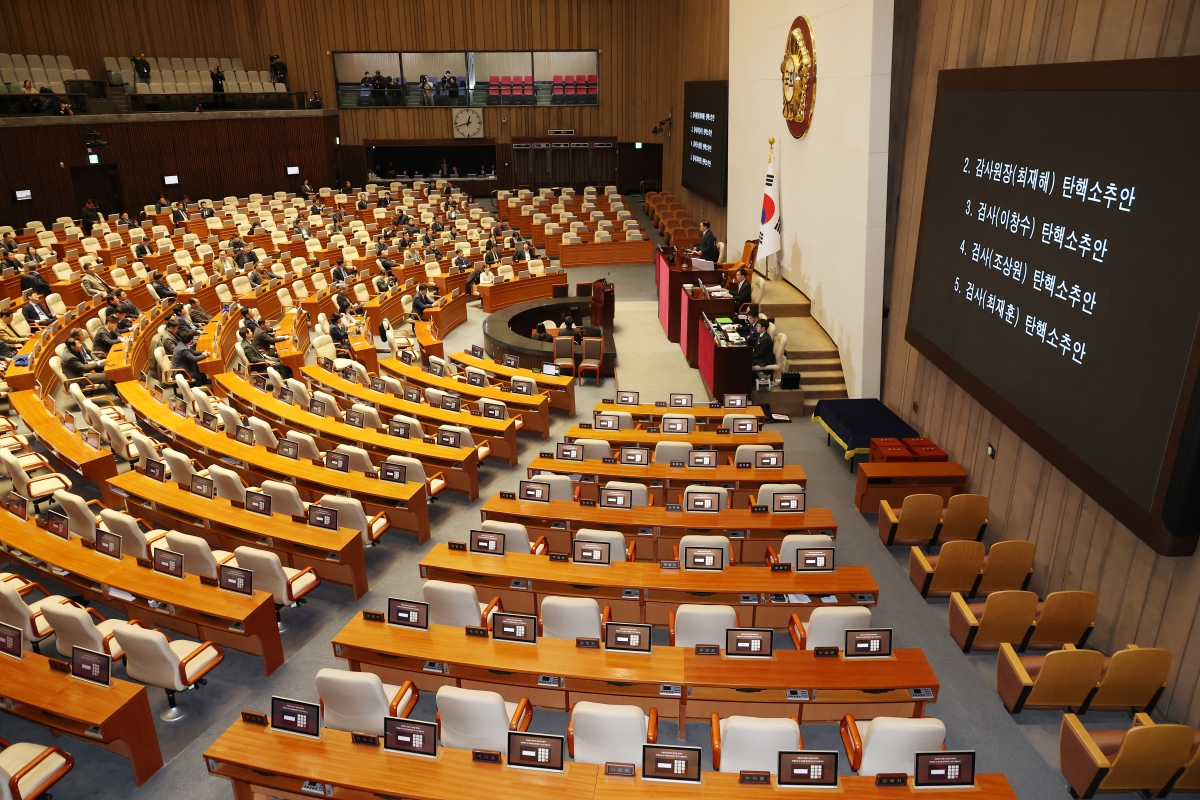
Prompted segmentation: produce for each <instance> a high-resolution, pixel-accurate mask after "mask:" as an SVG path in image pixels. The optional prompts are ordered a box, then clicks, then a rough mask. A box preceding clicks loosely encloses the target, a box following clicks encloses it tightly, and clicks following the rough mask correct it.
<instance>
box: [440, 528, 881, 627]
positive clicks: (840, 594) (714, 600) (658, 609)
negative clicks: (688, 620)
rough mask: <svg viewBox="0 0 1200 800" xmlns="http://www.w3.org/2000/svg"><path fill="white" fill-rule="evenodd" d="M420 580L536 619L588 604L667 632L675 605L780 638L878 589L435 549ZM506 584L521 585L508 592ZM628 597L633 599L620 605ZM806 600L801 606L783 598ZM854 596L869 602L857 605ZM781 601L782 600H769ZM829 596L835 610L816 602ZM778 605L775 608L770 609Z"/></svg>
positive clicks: (786, 576)
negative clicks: (556, 607) (707, 608)
mask: <svg viewBox="0 0 1200 800" xmlns="http://www.w3.org/2000/svg"><path fill="white" fill-rule="evenodd" d="M421 577H422V578H426V579H429V580H439V581H450V582H451V583H468V584H470V585H472V586H474V587H475V588H476V590H477V591H478V593H479V596H480V597H482V598H490V597H496V596H499V598H500V601H501V602H502V603H503V604H504V610H505V611H513V612H517V613H520V614H537V613H539V611H540V610H541V607H542V600H544V599H545V598H546V597H548V596H558V597H591V598H595V599H596V600H597V601H599V603H600V605H602V606H611V607H612V618H613V620H615V621H617V622H649V623H651V624H652V625H659V626H663V625H666V624H667V621H668V620H667V614H668V612H670V611H673V610H675V609H676V608H677V607H678V606H679V605H680V604H681V603H702V604H710V605H726V606H733V607H734V608H735V609H736V610H737V612H738V624H739V625H741V626H742V627H744V628H753V627H759V628H776V629H778V630H786V629H787V627H788V622H789V621H790V620H791V617H792V614H796V615H797V616H799V617H800V619H801V620H807V619H808V618H809V617H810V616H811V615H812V612H813V609H816V608H825V607H827V606H835V607H836V606H858V605H863V606H874V605H875V604H876V603H877V602H878V601H879V585H878V584H876V583H875V579H874V578H872V577H871V571H870V570H869V569H867V568H866V567H838V569H837V571H835V572H772V571H771V570H769V569H767V568H766V567H765V566H763V565H762V564H752V565H748V566H747V565H743V564H737V565H735V566H732V567H728V568H726V569H725V570H723V571H721V572H697V571H693V570H679V569H661V568H660V567H659V566H658V565H657V564H654V563H647V562H645V561H614V562H613V563H612V564H611V565H609V566H590V565H588V564H579V563H576V562H569V563H566V564H563V563H556V562H553V561H551V560H550V559H549V558H547V557H546V556H535V555H530V554H528V553H505V554H504V555H503V556H489V555H481V554H478V553H471V552H465V553H464V552H455V551H451V550H450V548H449V547H448V546H447V545H445V544H435V545H434V546H433V549H432V550H430V551H429V552H428V553H426V554H425V557H424V558H422V559H421ZM514 581H519V582H523V585H524V588H519V587H520V585H521V584H514ZM630 589H632V590H633V591H634V592H635V593H636V594H637V595H638V596H637V597H636V598H634V597H627V596H626V595H627V590H630ZM801 594H803V595H809V597H810V599H809V601H808V602H806V603H800V602H791V601H790V600H789V599H788V598H787V597H786V595H801ZM856 594H869V595H871V599H870V601H863V602H859V600H858V599H857V598H855V595H856ZM773 595H782V596H783V597H782V598H779V597H773ZM830 595H834V596H836V598H837V601H836V602H831V603H825V602H822V600H821V598H822V597H828V596H830ZM777 600H779V602H777Z"/></svg>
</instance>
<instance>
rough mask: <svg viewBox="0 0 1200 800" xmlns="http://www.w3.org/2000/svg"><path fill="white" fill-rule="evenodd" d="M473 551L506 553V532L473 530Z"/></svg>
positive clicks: (495, 554)
mask: <svg viewBox="0 0 1200 800" xmlns="http://www.w3.org/2000/svg"><path fill="white" fill-rule="evenodd" d="M471 552H472V553H483V554H484V555H489V556H502V555H504V534H503V533H492V532H491V531H471Z"/></svg>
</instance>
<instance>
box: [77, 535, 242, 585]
mask: <svg viewBox="0 0 1200 800" xmlns="http://www.w3.org/2000/svg"><path fill="white" fill-rule="evenodd" d="M93 546H94V545H93ZM200 585H201V586H220V585H221V582H220V581H218V580H217V579H216V578H210V577H208V576H207V575H201V576H200Z"/></svg>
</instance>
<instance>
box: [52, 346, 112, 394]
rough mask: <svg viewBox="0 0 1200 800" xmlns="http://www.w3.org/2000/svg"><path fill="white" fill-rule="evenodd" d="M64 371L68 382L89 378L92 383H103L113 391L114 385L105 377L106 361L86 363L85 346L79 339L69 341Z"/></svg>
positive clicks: (63, 356)
mask: <svg viewBox="0 0 1200 800" xmlns="http://www.w3.org/2000/svg"><path fill="white" fill-rule="evenodd" d="M62 371H63V375H66V376H67V379H68V380H74V379H77V378H87V379H88V380H89V381H91V382H92V383H102V384H105V385H107V386H108V388H109V389H110V390H111V389H112V388H113V387H112V384H111V383H108V381H107V380H106V379H105V376H104V360H103V359H97V360H95V361H85V360H84V358H83V345H82V344H81V343H80V341H79V340H78V339H68V340H67V347H66V349H65V350H63V355H62Z"/></svg>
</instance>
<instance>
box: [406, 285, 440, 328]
mask: <svg viewBox="0 0 1200 800" xmlns="http://www.w3.org/2000/svg"><path fill="white" fill-rule="evenodd" d="M434 305H436V304H435V303H434V302H433V301H432V300H430V299H429V287H428V286H426V285H425V284H423V283H421V284H418V285H417V293H416V294H415V295H414V296H413V302H412V314H410V315H409V318H410V319H416V320H423V319H425V316H424V315H425V309H427V308H433V307H434Z"/></svg>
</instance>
